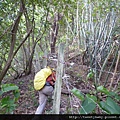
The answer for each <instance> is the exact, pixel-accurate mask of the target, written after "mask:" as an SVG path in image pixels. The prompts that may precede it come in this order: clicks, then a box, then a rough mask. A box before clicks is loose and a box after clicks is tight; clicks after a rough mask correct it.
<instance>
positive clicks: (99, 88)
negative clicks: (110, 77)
mask: <svg viewBox="0 0 120 120" xmlns="http://www.w3.org/2000/svg"><path fill="white" fill-rule="evenodd" d="M97 90H98V91H99V92H102V93H105V94H107V95H108V94H109V91H108V90H107V89H106V88H104V87H103V86H99V87H97Z"/></svg>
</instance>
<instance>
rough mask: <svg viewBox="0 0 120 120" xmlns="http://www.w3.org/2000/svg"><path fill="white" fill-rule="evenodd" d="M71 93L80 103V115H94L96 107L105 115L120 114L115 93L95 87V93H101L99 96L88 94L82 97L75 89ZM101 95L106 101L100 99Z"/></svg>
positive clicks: (101, 87) (118, 97)
mask: <svg viewBox="0 0 120 120" xmlns="http://www.w3.org/2000/svg"><path fill="white" fill-rule="evenodd" d="M71 92H72V93H73V94H74V95H75V96H76V97H78V98H79V99H80V100H81V101H82V104H81V108H80V114H90V113H95V110H96V107H97V106H98V108H99V109H101V110H102V111H103V112H104V113H106V114H120V106H119V105H118V104H117V101H120V96H118V95H117V93H115V92H109V91H108V90H107V89H106V88H104V87H103V86H99V87H97V92H100V93H101V96H97V97H96V96H95V95H90V94H86V95H84V94H83V93H81V92H80V91H79V90H78V89H76V88H74V89H72V91H71ZM103 94H104V95H105V96H106V100H103V99H101V97H102V95H103Z"/></svg>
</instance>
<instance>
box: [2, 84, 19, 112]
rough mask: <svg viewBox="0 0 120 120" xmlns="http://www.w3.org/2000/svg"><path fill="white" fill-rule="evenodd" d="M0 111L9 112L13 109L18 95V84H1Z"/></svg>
mask: <svg viewBox="0 0 120 120" xmlns="http://www.w3.org/2000/svg"><path fill="white" fill-rule="evenodd" d="M0 97H1V98H2V99H1V100H0V113H2V114H11V113H13V111H14V110H15V107H16V104H15V103H16V102H17V100H18V99H19V97H20V92H19V88H18V86H16V85H14V84H3V85H1V90H0Z"/></svg>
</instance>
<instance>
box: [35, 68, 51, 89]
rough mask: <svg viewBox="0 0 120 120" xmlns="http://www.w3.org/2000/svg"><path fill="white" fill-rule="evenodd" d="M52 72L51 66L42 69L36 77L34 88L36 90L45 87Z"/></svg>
mask: <svg viewBox="0 0 120 120" xmlns="http://www.w3.org/2000/svg"><path fill="white" fill-rule="evenodd" d="M50 74H52V71H51V69H50V68H49V67H47V68H44V69H41V70H40V71H39V72H38V73H37V74H36V75H35V78H34V88H35V90H40V89H41V88H43V86H44V85H45V82H46V78H47V77H48V76H49V75H50Z"/></svg>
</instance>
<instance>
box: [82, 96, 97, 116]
mask: <svg viewBox="0 0 120 120" xmlns="http://www.w3.org/2000/svg"><path fill="white" fill-rule="evenodd" d="M95 107H96V104H95V103H94V102H93V100H91V99H90V98H88V97H86V99H85V100H84V101H83V102H82V107H81V108H80V114H89V113H92V112H93V110H94V109H95Z"/></svg>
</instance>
